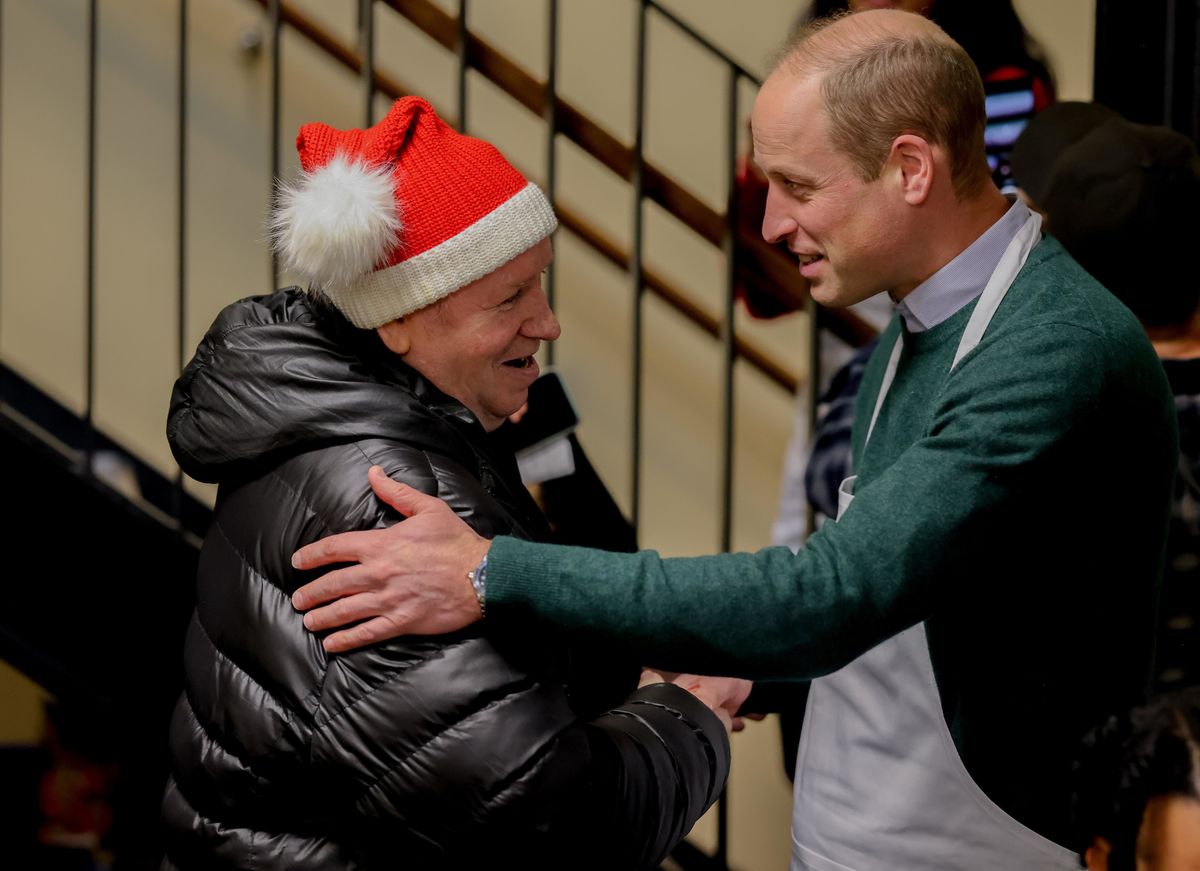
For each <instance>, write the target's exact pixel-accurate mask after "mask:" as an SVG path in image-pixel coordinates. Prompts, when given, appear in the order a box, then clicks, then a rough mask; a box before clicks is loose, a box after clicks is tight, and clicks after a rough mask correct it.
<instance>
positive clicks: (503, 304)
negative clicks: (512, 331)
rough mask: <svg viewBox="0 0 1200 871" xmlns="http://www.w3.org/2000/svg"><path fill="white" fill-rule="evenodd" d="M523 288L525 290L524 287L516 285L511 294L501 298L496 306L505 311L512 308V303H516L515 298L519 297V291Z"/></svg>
mask: <svg viewBox="0 0 1200 871" xmlns="http://www.w3.org/2000/svg"><path fill="white" fill-rule="evenodd" d="M523 290H525V288H524V287H518V288H517V290H516V292H515V293H513V295H512V296H510V297H508V298H506V299H503V300H501V301H500V304H499V305H497V306H496V308H498V309H501V310H502V311H507V310H508V309H510V308H512V307H513V306H514V305H516V303H517V300H518V299H520V298H521V292H522V291H523Z"/></svg>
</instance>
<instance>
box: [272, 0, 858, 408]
mask: <svg viewBox="0 0 1200 871" xmlns="http://www.w3.org/2000/svg"><path fill="white" fill-rule="evenodd" d="M257 2H258V4H259V5H260V6H261V7H263V8H264V9H266V8H268V7H269V0H257ZM384 2H385V3H386V4H387V5H388V6H389V7H391V8H392V9H393V10H395V11H396V12H397V13H399V14H400V15H403V16H404V17H405V18H406V19H408V20H409V21H410V22H411V23H412V24H413V25H415V26H416V27H417V28H418V29H419V30H421V31H422V32H423V33H425V34H426V35H427V36H429V37H430V38H432V39H433V40H434V41H436V42H437V43H439V44H440V45H442V46H443V47H445V48H448V49H451V50H457V48H458V19H457V17H455V16H452V15H449V14H448V13H446V12H444V11H443V10H442V9H440V8H439V7H437V6H436V5H434V4H433V3H431V2H429V0H384ZM279 15H280V20H281V22H282V23H284V24H287V25H288V26H289V27H291V28H292V29H293V30H295V31H296V32H297V33H299V34H301V35H302V36H304V37H306V38H307V39H308V40H309V41H310V42H312V43H313V44H315V45H317V46H318V47H320V48H321V49H323V50H324V51H325V52H326V53H327V54H328V55H329V56H331V57H333V58H334V59H335V60H337V61H338V62H339V63H341V64H342V65H343V66H345V67H347V68H348V69H350V70H351V71H353V72H355V73H361V72H362V59H361V57H360V55H359V52H358V51H357V49H356V48H354V47H351V46H348V45H346V44H344V43H342V42H341V41H340V40H338V39H337V38H335V37H333V36H332V35H330V34H329V33H328V32H327V31H326V30H325V29H324V28H323V27H322V26H321V25H319V24H317V23H316V22H315V21H313V20H312V19H311V18H309V17H308V16H307V15H305V14H304V13H303V12H301V11H299V10H298V9H296V8H295V7H294V6H293V5H292V4H290V3H288V2H286V0H282V2H280V4H279ZM465 56H466V62H467V63H468V64H469V65H470V66H471V67H473V68H475V69H476V70H478V71H479V72H480V73H481V74H482V75H484V76H485V77H486V78H488V79H489V80H491V81H492V82H493V83H494V84H496V85H497V86H498V87H500V89H501V90H503V91H504V92H505V93H507V94H508V95H509V96H510V97H512V98H513V99H514V100H516V101H517V102H518V103H520V104H521V105H522V106H524V107H526V108H527V109H529V110H530V111H531V112H534V113H536V114H538V115H539V116H540V115H542V114H543V113H544V111H545V108H546V89H545V87H544V85H543V84H542V83H541V82H539V81H538V80H537V79H535V78H534V77H533V76H531V75H530V74H529V73H527V72H526V71H525V70H524V69H522V68H521V67H520V66H518V65H517V64H516V63H514V62H513V61H511V60H509V59H508V58H507V57H505V56H504V55H503V54H502V53H501V52H500V51H498V50H497V49H495V48H493V47H492V46H491V45H489V44H488V43H487V42H486V41H484V40H483V39H481V38H480V37H478V36H476V35H474V34H468V42H467V46H466V52H465ZM372 72H373V78H374V82H375V87H376V89H377V90H378V91H380V92H381V93H384V94H387V95H388V96H390V97H392V98H393V99H395V98H398V97H400V96H403V95H404V94H405V93H408V92H409V89H407V88H405V87H404V86H403V85H402V84H401V83H400V82H399V81H398V80H396V79H394V78H392V77H391V76H389V75H387V74H386V73H383V72H380V71H379V70H378V69H376V70H373V71H372ZM555 100H556V103H555V105H556V112H557V125H558V130H559V132H560V133H562V134H563V135H565V136H567V137H568V138H569V139H571V140H572V141H573V142H575V143H576V144H577V145H579V146H580V147H581V148H583V149H584V150H585V151H586V152H587V153H588V154H590V155H591V156H592V157H594V158H595V159H597V160H598V161H599V162H600V163H601V164H603V165H604V166H606V167H607V168H608V169H610V170H611V171H612V172H614V173H615V174H617V175H618V176H620V177H621V178H623V179H626V180H628V179H630V178H631V177H632V174H633V163H634V155H633V151H632V149H630V148H629V147H628V146H626V145H624V144H623V143H622V142H621V141H620V140H618V139H617V138H616V137H615V136H613V135H612V134H611V133H609V132H608V131H607V130H605V129H603V128H602V127H600V125H598V124H596V123H595V122H594V121H592V120H591V119H589V118H588V117H587V116H586V115H584V114H583V113H582V112H581V111H580V110H579V109H577V108H576V107H574V106H573V105H571V104H570V103H568V102H567V101H565V100H563V99H562V98H561V97H557V96H556V97H555ZM643 190H644V192H645V195H646V196H647V198H649V199H651V200H653V201H654V202H656V203H658V204H659V205H660V206H662V207H663V208H664V209H665V210H666V211H667V212H668V213H670V214H671V215H673V216H674V217H676V218H678V219H679V220H680V221H682V222H683V223H684V224H685V225H686V226H688V227H690V228H691V229H692V230H694V231H695V232H696V233H698V234H699V235H700V236H701V237H702V238H704V239H706V240H707V241H708V242H710V243H712V244H714V245H721V244H722V243H723V240H724V236H725V218H724V216H723V215H721V214H719V213H717V212H716V211H714V210H713V209H712V208H710V207H709V206H708V205H707V204H706V203H704V202H703V201H701V200H700V199H699V198H698V197H696V196H695V195H694V194H692V193H691V192H690V191H688V190H687V189H686V188H684V187H683V186H682V185H680V184H679V183H678V182H676V181H674V180H673V179H671V178H670V177H669V176H667V175H666V174H665V173H663V172H662V171H661V170H659V169H657V168H656V167H654V166H653V165H651V164H649V163H646V164H644V168H643ZM556 209H557V211H558V213H559V217H560V219H561V220H562V224H563V226H564V227H566V228H567V229H569V230H571V232H573V233H575V234H576V235H577V236H579V237H580V238H581V239H582V240H583V241H584V242H585V243H587V244H588V245H589V246H591V247H592V248H594V249H595V250H596V251H598V252H599V253H600V254H601V255H602V256H604V257H605V258H606V259H607V260H609V261H610V262H612V263H613V264H615V265H617V266H619V267H620V268H622V269H625V270H628V269H629V268H630V256H629V254H628V253H627V252H625V251H624V250H622V249H621V248H620V246H618V245H617V244H616V243H615V242H613V241H612V240H611V239H609V238H608V237H607V236H605V234H603V233H602V232H601V231H599V230H597V229H596V228H595V227H593V226H591V225H590V224H589V223H588V222H587V221H586V220H585V219H583V218H582V217H581V216H579V215H578V214H576V213H574V212H572V211H570V210H569V209H567V208H565V207H564V206H563V205H562V204H561V203H559V204H557V205H556ZM737 241H738V247H739V249H740V250H742V251H745V252H747V253H748V254H749V255H750V257H752V258H753V260H754V261H755V263H756V265H757V267H758V269H757V270H750V269H739V270H738V277H739V278H740V279H741V280H743V281H745V282H746V283H748V284H751V285H755V286H761V284H762V282H764V281H765V282H769V283H770V284H771V285H772V286H773V287H774V288H775V289H777V290H782V291H783V292H784V294H785V295H786V296H789V297H790V298H791V299H792V300H794V301H795V302H796V303H797V304H803V303H805V302H806V301H807V298H808V289H807V286H806V284H805V283H804V282H803V281H802V280H801V279H800V276H799V274H798V272H797V271H796V267H795V264H794V262H793V261H792V260H791V259H790V258H789V257H787V256H785V255H783V254H782V253H781V252H780V251H778V250H777V249H775V248H774V247H773V246H771V245H768V244H767V243H766V242H764V241H763V240H762V238H761V237H759V236H758V235H757V234H754V233H751V232H747V231H745V230H744V229H743V230H741V231H740V232H739V233H738V240H737ZM645 279H646V287H647V288H648V289H649V290H650V291H651V292H653V293H654V294H655V295H657V296H659V297H661V298H662V299H663V300H664V301H665V302H667V303H668V304H669V305H670V306H671V307H672V308H674V309H675V310H676V311H678V312H680V313H681V314H683V315H684V316H685V317H687V318H689V319H690V320H692V321H693V322H694V323H696V324H697V325H698V326H700V327H701V328H703V329H704V330H705V331H706V332H708V333H709V334H711V335H714V336H716V335H719V331H720V323H719V321H718V320H717V319H716V318H714V317H713V316H712V315H711V314H709V313H708V312H706V311H705V310H704V309H703V308H701V307H700V306H698V305H697V304H696V303H694V302H693V301H692V300H691V299H690V298H689V297H688V295H687V294H686V293H684V292H683V291H682V290H680V289H679V288H677V287H675V286H674V285H672V284H671V283H670V282H669V281H667V280H666V279H665V278H663V277H662V276H661V275H659V274H658V273H656V272H654V271H653V270H647V271H646V273H645ZM826 314H827V317H826V322H827V326H828V327H829V328H830V330H831V332H833V333H834V334H835V335H838V336H839V337H841V338H842V339H843V340H845V341H848V342H850V343H851V344H854V345H858V344H861V343H862V342H863V341H865V340H866V339H868V338H869V337H870V335H871V334H872V332H873V331H872V329H871V327H870V326H869V325H867V324H865V322H863V321H862V320H861V319H859V318H857V317H856V316H854V314H853V313H852V312H848V311H844V310H836V309H831V310H828V311H827V313H826ZM734 350H735V353H737V355H738V356H740V357H742V358H743V359H745V360H746V361H747V362H748V363H750V364H751V365H752V366H754V367H755V368H756V369H758V370H759V371H760V372H762V373H763V374H764V375H766V376H767V377H768V378H770V379H771V380H772V381H774V382H775V383H776V384H779V385H780V386H781V387H783V388H784V389H786V390H789V391H791V392H795V390H796V379H795V377H794V376H793V375H792V374H791V373H790V372H789V371H788V369H787V367H785V366H783V365H782V364H780V363H779V362H778V361H776V360H774V359H772V358H771V357H770V355H769V354H766V353H765V352H763V351H761V350H760V349H758V348H756V347H755V346H754V345H753V344H752V343H750V342H749V341H747V340H746V339H744V338H742V337H740V336H736V335H735V338H734Z"/></svg>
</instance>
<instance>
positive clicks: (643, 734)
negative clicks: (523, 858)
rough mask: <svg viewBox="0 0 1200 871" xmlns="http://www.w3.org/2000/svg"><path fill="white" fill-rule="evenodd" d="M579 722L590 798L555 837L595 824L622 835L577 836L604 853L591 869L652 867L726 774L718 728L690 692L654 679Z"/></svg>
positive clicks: (722, 737) (713, 797)
mask: <svg viewBox="0 0 1200 871" xmlns="http://www.w3.org/2000/svg"><path fill="white" fill-rule="evenodd" d="M584 728H585V730H586V731H587V732H588V733H589V743H590V744H591V748H592V758H591V765H590V768H591V774H590V780H591V782H592V783H593V784H594V786H595V788H594V792H593V795H594V800H593V801H592V806H591V807H587V803H585V805H584V807H582V808H579V809H578V810H577V811H576V812H575V813H574V814H573V819H572V820H570V821H566V822H564V824H563V825H561V826H560V827H559V833H560V837H562V836H566V837H571V836H573V835H575V834H576V833H577V831H578V829H579V828H580V826H588V827H591V828H595V827H596V825H597V823H598V822H599V823H600V824H601V826H602V828H600V829H599V831H608V832H613V833H616V832H620V833H623V837H620V838H605V839H596V838H590V839H588V841H584V840H582V838H581V837H580V838H579V839H577V843H586V842H590V843H593V844H596V845H597V846H601V847H603V849H602V852H607V853H609V855H602V856H598V857H596V859H595V861H596V866H597V867H607V868H642V867H654V866H657V865H658V864H659V863H660V862H662V860H663V859H665V858H666V856H667V854H668V853H669V852H670V851H671V849H672V848H673V847H674V846H675V845H676V844H677V843H678V842H679V841H680V840H682V839H683V838H684V836H686V835H687V833H688V832H689V831H691V828H692V826H693V825H695V823H696V820H698V819H699V818H700V816H701V815H702V814H703V813H704V812H705V811H706V810H707V809H708V808H709V806H710V805H711V804H712V803H713V802H714V801H715V800H716V799H717V796H718V795H720V792H721V790H722V789H723V788H724V785H725V778H726V776H727V775H728V773H729V739H728V737H727V736H726V734H725V729H724V727H723V726H722V725H721V723H720V721H719V720H718V719H717V718H716V716H715V715H714V714H713V713H712V712H711V711H709V710H708V708H706V707H705V706H704V704H703V703H701V702H700V701H699V700H698V699H697V698H696V697H695V696H693V695H692V694H691V693H689V692H687V691H686V690H684V689H682V688H681V687H677V686H674V685H673V684H656V685H652V686H648V687H643V688H642V689H640V690H638V691H637V692H636V693H634V694H633V695H632V696H630V698H629V699H628V700H626V702H625V703H624V704H623V705H621V706H620V707H618V708H615V709H614V710H612V711H610V712H608V713H607V714H605V715H604V716H602V717H599V718H598V719H596V720H593V721H592V722H590V723H588V724H586V726H585V727H584ZM603 842H608V843H607V845H605V844H604V843H603Z"/></svg>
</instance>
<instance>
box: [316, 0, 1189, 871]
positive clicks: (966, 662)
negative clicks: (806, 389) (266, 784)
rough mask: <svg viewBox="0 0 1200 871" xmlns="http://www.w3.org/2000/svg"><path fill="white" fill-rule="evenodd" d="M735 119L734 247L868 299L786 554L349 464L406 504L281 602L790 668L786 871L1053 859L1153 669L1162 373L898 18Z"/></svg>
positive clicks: (947, 75) (445, 627) (837, 297)
mask: <svg viewBox="0 0 1200 871" xmlns="http://www.w3.org/2000/svg"><path fill="white" fill-rule="evenodd" d="M752 128H753V135H754V151H755V159H756V160H757V162H758V163H759V165H760V167H761V168H762V169H763V170H764V173H765V174H766V176H767V178H768V179H769V183H770V192H769V194H768V200H767V208H766V215H765V218H764V221H763V235H764V237H766V238H767V240H768V241H771V242H775V241H785V242H786V243H787V244H788V246H789V248H790V250H792V251H793V252H794V253H795V254H796V256H797V259H798V262H799V269H800V272H801V273H802V274H803V275H804V276H805V277H806V278H807V279H808V280H809V281H810V283H811V285H812V293H813V296H814V297H815V298H816V299H817V301H818V302H820V303H822V304H825V305H833V306H843V305H850V304H853V303H855V302H858V301H860V300H863V299H866V298H867V297H870V296H873V295H875V294H878V293H889V294H890V295H891V297H892V299H893V300H894V301H895V302H896V303H898V315H897V317H896V319H895V320H894V321H893V322H892V324H891V325H890V327H889V328H888V329H887V331H886V332H885V334H884V336H883V339H882V342H881V343H880V348H879V350H878V352H877V353H876V354H875V356H874V357H873V358H872V360H871V362H870V364H869V366H868V369H867V372H866V375H865V378H864V381H863V386H862V390H861V392H860V394H859V408H858V413H857V417H856V419H857V421H858V423H857V424H856V432H855V436H854V457H855V458H856V462H855V467H856V471H857V479H851V480H848V481H847V482H845V483H844V484H843V488H842V496H843V500H842V501H843V505H842V508H843V510H842V511H841V512H840V516H839V519H838V521H837V522H836V523H829V524H826V525H825V527H824V528H822V530H821V531H820V532H819V533H818V534H816V535H815V536H813V537H812V538H811V539H809V542H808V544H807V546H806V547H805V548H804V549H803V550H801V551H800V552H799V553H797V554H795V555H793V554H792V553H791V552H790V551H789V550H788V549H786V548H771V549H767V550H763V551H760V552H758V553H755V554H744V553H741V554H722V555H717V556H707V557H696V558H680V559H663V558H661V557H659V556H658V554H656V553H654V552H643V553H639V554H633V555H618V554H607V553H601V552H598V551H591V550H584V549H578V548H564V547H554V546H546V545H537V544H530V543H527V542H521V541H517V540H515V539H510V538H498V539H496V540H495V541H490V542H489V541H486V540H483V539H481V538H479V537H478V536H476V535H475V534H474V533H473V532H471V530H470V529H468V528H467V527H466V526H465V525H464V524H462V523H461V522H459V521H458V520H457V519H456V518H454V516H453V514H451V513H450V512H449V511H448V510H447V509H446V508H445V507H444V506H443V505H442V504H441V503H440V502H439V501H438V500H436V499H434V498H432V497H429V496H426V495H423V494H420V493H416V492H415V491H412V490H410V489H408V488H404V487H402V486H400V485H396V484H393V483H391V482H389V481H388V480H387V479H386V478H383V477H382V476H381V474H380V473H379V472H378V471H375V472H373V473H372V483H373V485H374V486H375V489H376V492H377V493H378V494H379V495H380V496H381V497H382V498H384V499H386V500H387V501H389V502H390V503H392V504H393V505H394V506H395V507H397V509H398V510H400V511H401V512H402V513H404V514H406V515H410V519H409V520H407V521H406V522H404V523H402V524H398V525H397V526H395V527H393V528H392V529H389V530H382V531H376V532H361V533H350V534H348V535H345V536H337V537H334V538H331V539H327V540H325V541H323V542H318V543H317V544H315V545H311V546H310V547H308V548H305V549H304V550H302V551H300V552H299V553H298V554H297V555H296V558H295V564H296V565H297V567H299V568H304V569H312V568H317V567H320V566H324V565H329V564H331V563H352V565H351V566H349V567H346V568H342V569H339V570H337V571H333V572H330V573H329V574H326V575H325V576H324V577H322V578H320V579H319V580H317V581H315V582H313V583H310V584H309V585H308V586H306V587H304V588H302V589H300V590H299V591H298V592H297V593H296V596H295V597H294V603H295V605H296V607H297V608H300V609H302V610H306V611H308V614H307V615H306V618H305V621H306V624H307V625H308V626H309V628H310V629H312V630H314V631H324V630H331V629H335V628H337V627H345V626H346V625H347V624H350V623H355V624H356V625H354V626H351V627H350V628H343V629H341V630H340V631H337V632H334V633H332V634H329V635H328V636H327V637H326V638H325V640H324V643H325V646H326V648H327V649H328V650H330V651H332V652H337V651H340V650H346V649H349V648H352V647H357V646H360V645H363V644H367V643H371V642H373V641H376V640H379V639H381V638H384V637H388V636H390V635H394V634H397V633H399V632H412V633H441V632H448V631H452V630H455V629H457V628H460V627H462V626H464V625H466V624H468V623H470V622H473V621H475V620H478V619H480V617H481V616H482V614H483V612H484V611H485V610H486V615H487V621H488V622H489V623H492V622H496V623H498V624H500V623H502V624H505V625H509V626H513V625H517V626H521V625H526V624H535V623H542V624H545V623H553V624H556V625H558V626H560V627H566V628H567V629H569V630H570V631H573V632H577V633H588V634H591V635H592V636H596V637H601V638H608V639H611V640H612V641H613V642H614V643H619V644H620V645H621V646H622V647H623V648H626V649H631V650H633V651H635V652H636V653H637V654H638V655H640V656H641V657H642V658H643V660H644V661H646V662H653V663H656V664H660V665H661V666H663V667H664V668H672V669H678V670H681V671H690V672H701V673H718V674H736V675H741V676H746V677H753V678H756V679H770V678H775V679H780V678H791V679H814V681H813V691H812V697H811V700H810V704H809V710H808V713H807V718H806V722H805V726H804V732H803V738H802V742H801V747H800V752H799V757H798V762H797V772H796V803H795V812H796V817H795V824H794V827H793V863H792V865H793V868H797V869H817V871H832V869H846V868H852V869H859V871H864V869H873V868H880V869H882V868H947V869H949V868H970V869H1030V868H1070V867H1078V866H1077V863H1076V862H1075V857H1074V854H1073V853H1072V852H1071V850H1069V849H1066V847H1068V846H1075V845H1074V844H1073V843H1072V841H1071V838H1070V834H1069V816H1070V814H1069V811H1070V809H1069V795H1070V787H1069V774H1070V766H1071V760H1072V758H1073V756H1074V754H1075V751H1076V747H1077V743H1078V740H1079V737H1080V736H1081V735H1083V734H1084V732H1085V731H1086V730H1087V728H1088V727H1089V726H1090V725H1092V724H1093V723H1094V722H1095V721H1096V720H1098V719H1099V718H1100V717H1101V716H1102V715H1103V714H1104V713H1106V712H1108V711H1110V710H1115V709H1118V708H1123V707H1125V706H1126V705H1127V704H1129V703H1131V702H1133V701H1135V700H1136V699H1137V698H1138V697H1139V695H1140V694H1141V692H1142V689H1143V687H1144V684H1145V679H1146V676H1147V675H1146V672H1147V669H1148V665H1149V661H1150V655H1151V648H1152V632H1153V626H1154V609H1155V596H1156V585H1157V579H1158V576H1159V572H1160V570H1161V565H1160V563H1161V555H1162V548H1163V539H1164V533H1165V529H1166V521H1167V511H1168V503H1169V499H1170V494H1171V483H1172V478H1173V474H1174V469H1175V462H1176V446H1175V430H1174V419H1173V410H1172V405H1171V397H1170V393H1169V391H1168V388H1167V385H1166V382H1165V379H1164V378H1163V374H1162V370H1161V367H1160V366H1159V365H1158V362H1157V360H1156V359H1155V356H1154V353H1153V351H1152V349H1151V348H1150V345H1149V343H1148V342H1147V341H1146V339H1145V336H1144V334H1143V333H1142V331H1141V329H1140V328H1139V326H1138V323H1137V321H1136V320H1135V319H1134V318H1133V317H1132V315H1130V313H1129V312H1128V311H1127V310H1126V309H1125V308H1124V307H1122V306H1121V305H1120V304H1119V303H1118V302H1117V301H1116V300H1115V299H1114V298H1113V297H1112V296H1111V295H1110V294H1109V293H1107V292H1106V291H1105V290H1104V288H1103V287H1101V286H1100V285H1099V284H1097V283H1096V282H1095V280H1093V279H1092V278H1091V277H1090V276H1089V275H1088V274H1087V273H1085V272H1084V271H1083V270H1082V269H1081V268H1080V267H1079V266H1078V265H1077V264H1076V263H1075V262H1074V261H1073V260H1071V258H1070V257H1069V256H1067V254H1066V253H1065V252H1064V251H1063V249H1062V248H1061V246H1059V245H1058V243H1057V242H1055V241H1054V240H1053V239H1050V238H1042V234H1041V232H1040V218H1039V217H1038V216H1036V215H1035V214H1033V213H1031V212H1030V211H1029V210H1028V209H1027V208H1026V207H1025V206H1024V205H1022V204H1021V203H1020V202H1012V201H1009V200H1008V199H1006V198H1005V197H1004V196H1002V195H1001V194H1000V192H999V191H998V190H997V189H996V188H995V186H994V185H993V184H992V182H991V178H990V172H989V170H988V166H987V163H986V160H985V155H984V147H983V129H984V105H983V88H982V85H981V83H980V81H979V77H978V74H977V72H976V71H975V68H974V66H973V65H972V64H971V61H970V59H969V58H968V57H967V56H966V54H965V53H963V51H962V50H961V48H960V47H959V46H957V45H956V44H955V43H953V42H952V41H951V40H950V39H949V38H948V37H946V35H945V34H944V33H943V32H942V31H941V30H940V29H938V28H937V26H936V25H934V24H932V23H931V22H929V21H927V20H926V19H924V18H921V17H920V16H916V15H910V14H906V13H900V12H894V11H876V12H866V13H859V14H855V15H852V16H849V17H845V18H840V19H837V20H835V21H834V22H833V23H831V24H827V25H822V26H818V27H816V28H812V29H810V30H808V31H805V32H804V33H803V34H801V35H800V37H799V38H798V39H797V40H795V41H794V42H793V44H791V45H790V46H789V47H788V49H787V50H786V52H785V53H784V54H783V55H782V57H781V60H780V61H779V63H778V64H777V65H776V67H775V69H774V71H773V72H772V73H771V75H770V77H769V78H768V79H767V81H766V82H765V84H764V85H763V87H762V90H761V91H760V93H759V95H758V98H757V100H756V102H755V106H754V111H753V115H752ZM1140 254H1141V252H1138V251H1120V252H1114V256H1121V257H1135V258H1136V257H1138V256H1140ZM1151 266H1152V264H1147V268H1150V267H1151ZM851 502H852V503H853V504H851Z"/></svg>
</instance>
